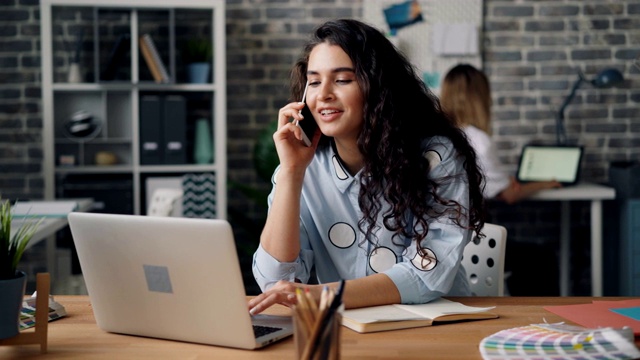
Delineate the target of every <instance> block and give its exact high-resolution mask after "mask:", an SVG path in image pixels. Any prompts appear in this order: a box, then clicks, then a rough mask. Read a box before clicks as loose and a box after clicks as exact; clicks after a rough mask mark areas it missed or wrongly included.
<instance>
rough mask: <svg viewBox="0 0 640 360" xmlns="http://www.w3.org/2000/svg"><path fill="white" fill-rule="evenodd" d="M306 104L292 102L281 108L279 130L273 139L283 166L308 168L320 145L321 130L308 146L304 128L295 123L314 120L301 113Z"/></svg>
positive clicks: (317, 131)
mask: <svg viewBox="0 0 640 360" xmlns="http://www.w3.org/2000/svg"><path fill="white" fill-rule="evenodd" d="M304 106H305V104H304V103H301V102H292V103H289V104H287V105H286V106H284V107H283V108H282V109H280V111H279V113H278V130H277V131H276V132H275V133H274V134H273V141H274V142H275V144H276V150H277V152H278V158H279V159H280V166H281V167H282V168H288V169H294V168H296V169H306V168H307V166H308V165H309V164H310V163H311V160H312V159H313V154H314V152H315V150H316V147H317V146H318V141H319V140H320V135H321V133H320V131H319V130H316V132H315V134H313V138H312V139H311V146H306V145H304V143H303V141H302V129H301V128H300V127H299V126H296V124H295V123H296V122H297V121H314V120H313V119H304V117H303V116H302V114H301V113H300V112H301V110H302V108H304ZM291 119H293V122H292V121H291Z"/></svg>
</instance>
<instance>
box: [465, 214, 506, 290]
mask: <svg viewBox="0 0 640 360" xmlns="http://www.w3.org/2000/svg"><path fill="white" fill-rule="evenodd" d="M482 233H483V234H484V235H485V237H482V238H478V237H477V236H476V233H475V232H474V233H473V234H472V237H471V239H472V240H471V242H469V244H467V246H466V247H465V248H464V256H463V258H462V266H464V268H465V270H466V272H467V279H469V285H470V287H471V292H472V294H473V295H474V296H503V295H504V256H505V249H506V245H507V229H505V228H504V227H503V226H500V225H495V224H488V223H485V224H484V227H483V228H482Z"/></svg>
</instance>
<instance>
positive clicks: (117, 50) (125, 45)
mask: <svg viewBox="0 0 640 360" xmlns="http://www.w3.org/2000/svg"><path fill="white" fill-rule="evenodd" d="M130 48H131V36H130V35H129V34H122V35H120V37H118V40H116V43H115V44H114V45H113V48H112V49H111V53H110V54H109V60H108V61H107V66H106V67H105V69H104V71H103V72H102V74H101V75H100V80H103V81H110V80H114V79H115V78H116V74H117V73H118V67H120V65H121V64H122V60H123V59H124V58H125V57H126V54H127V52H128V51H129V50H130Z"/></svg>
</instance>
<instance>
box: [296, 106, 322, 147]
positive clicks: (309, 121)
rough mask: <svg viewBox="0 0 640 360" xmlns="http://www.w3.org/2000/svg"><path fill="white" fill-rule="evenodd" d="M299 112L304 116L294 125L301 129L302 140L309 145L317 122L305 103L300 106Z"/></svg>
mask: <svg viewBox="0 0 640 360" xmlns="http://www.w3.org/2000/svg"><path fill="white" fill-rule="evenodd" d="M301 113H302V116H304V119H303V120H301V121H298V122H297V124H296V125H297V126H298V127H299V128H300V129H302V142H304V144H305V145H307V146H311V140H312V139H313V134H315V133H316V129H317V128H318V124H317V123H316V120H315V119H314V118H313V115H311V111H309V108H308V107H307V106H306V105H305V107H304V108H302V111H301Z"/></svg>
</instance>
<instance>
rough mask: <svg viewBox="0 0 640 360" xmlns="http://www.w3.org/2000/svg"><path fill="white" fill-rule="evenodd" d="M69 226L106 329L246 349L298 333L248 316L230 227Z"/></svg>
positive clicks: (124, 221)
mask: <svg viewBox="0 0 640 360" xmlns="http://www.w3.org/2000/svg"><path fill="white" fill-rule="evenodd" d="M68 219H69V226H70V228H71V233H72V236H73V241H74V243H75V246H76V250H77V252H78V258H79V260H80V267H81V269H82V274H83V275H84V279H85V283H86V285H87V291H88V293H89V298H90V300H91V305H92V307H93V312H94V315H95V318H96V322H97V324H98V326H99V327H100V328H101V329H103V330H105V331H109V332H114V333H122V334H131V335H140V336H147V337H154V338H162V339H172V340H180V341H188V342H194V343H203V344H210V345H220V346H228V347H236V348H243V349H255V348H259V347H262V346H265V345H267V344H270V343H272V342H274V341H276V340H279V339H282V338H284V337H287V336H289V335H291V334H293V325H292V321H291V317H283V316H282V317H281V316H268V315H257V316H253V317H252V316H251V315H250V314H249V310H248V306H247V300H246V293H245V288H244V283H243V280H242V275H241V272H240V265H239V262H238V255H237V252H236V247H235V242H234V238H233V233H232V231H231V226H230V225H229V223H228V222H227V221H225V220H210V219H188V218H173V217H152V216H136V215H111V214H94V213H71V214H69V217H68ZM257 332H260V334H263V333H265V332H268V334H266V335H260V336H256V334H257Z"/></svg>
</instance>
